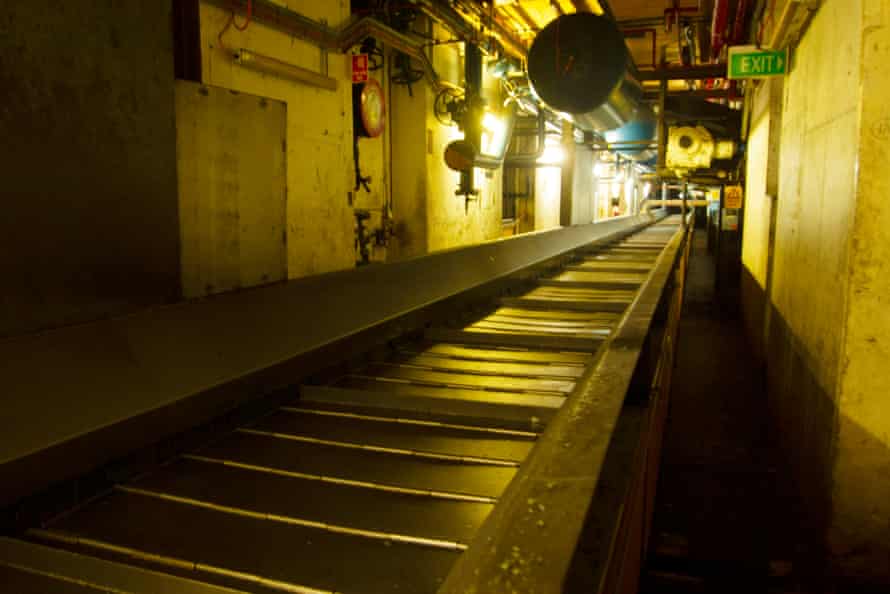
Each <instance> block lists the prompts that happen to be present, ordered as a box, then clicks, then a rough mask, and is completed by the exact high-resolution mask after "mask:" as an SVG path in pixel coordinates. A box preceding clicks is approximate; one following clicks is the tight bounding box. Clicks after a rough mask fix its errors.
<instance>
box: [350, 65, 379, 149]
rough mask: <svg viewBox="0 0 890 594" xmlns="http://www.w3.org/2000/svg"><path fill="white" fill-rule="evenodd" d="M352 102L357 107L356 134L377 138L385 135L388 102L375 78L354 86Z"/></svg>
mask: <svg viewBox="0 0 890 594" xmlns="http://www.w3.org/2000/svg"><path fill="white" fill-rule="evenodd" d="M352 101H353V104H354V107H355V112H356V115H357V116H358V117H357V118H356V122H355V126H356V133H357V134H358V135H360V136H367V137H369V138H376V137H378V136H380V135H381V134H382V133H383V128H384V124H385V120H384V118H385V117H386V101H385V100H384V98H383V89H382V88H380V84H379V83H378V82H377V81H376V80H374V79H373V78H371V79H368V81H367V82H363V83H360V84H357V85H353V86H352Z"/></svg>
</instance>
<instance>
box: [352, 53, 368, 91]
mask: <svg viewBox="0 0 890 594" xmlns="http://www.w3.org/2000/svg"><path fill="white" fill-rule="evenodd" d="M363 82H368V54H355V55H354V56H352V84H358V83H363Z"/></svg>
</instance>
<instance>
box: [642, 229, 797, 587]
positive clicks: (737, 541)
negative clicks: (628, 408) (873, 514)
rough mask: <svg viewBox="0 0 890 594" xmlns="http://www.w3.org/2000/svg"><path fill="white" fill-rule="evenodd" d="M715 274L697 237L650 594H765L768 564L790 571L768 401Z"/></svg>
mask: <svg viewBox="0 0 890 594" xmlns="http://www.w3.org/2000/svg"><path fill="white" fill-rule="evenodd" d="M714 268H715V267H714V258H713V256H712V255H711V254H709V253H708V251H707V247H706V234H705V232H704V230H699V231H697V232H696V234H695V239H694V247H693V253H692V258H691V263H690V268H689V276H688V281H687V282H688V285H687V293H686V305H685V311H684V316H683V318H682V320H681V323H680V348H679V353H678V363H677V369H676V371H675V376H674V378H675V379H674V384H673V394H672V403H671V410H670V415H669V419H668V425H667V430H666V435H665V444H664V450H663V458H662V467H661V477H660V480H659V487H658V493H657V496H656V511H655V517H654V520H653V530H652V540H651V544H650V554H649V559H648V563H647V567H646V570H645V575H644V580H643V581H644V585H643V588H642V591H643V592H651V593H655V592H658V593H660V594H663V593H666V592H746V593H751V592H766V591H772V590H771V589H770V588H771V586H772V585H774V584H775V582H776V578H775V577H774V578H770V577H769V574H770V561H780V562H779V563H773V572H774V573H775V572H778V573H784V572H786V571H787V567H786V566H785V564H783V563H781V561H782V559H783V558H784V557H786V555H785V552H784V550H783V549H784V548H785V547H784V545H783V544H782V543H783V542H784V540H785V539H784V538H783V537H782V532H783V530H782V522H781V518H782V516H783V513H784V512H783V506H782V505H781V503H780V502H781V499H780V498H779V497H778V495H777V493H776V489H775V484H776V480H775V478H776V477H775V472H774V471H773V469H772V468H771V461H772V447H771V445H770V442H769V431H768V426H767V418H768V416H767V399H766V393H765V390H764V387H763V381H762V378H761V374H760V372H759V371H758V367H757V366H756V364H755V361H754V358H753V354H752V353H751V351H750V349H749V346H748V344H747V342H746V339H745V333H744V331H743V328H742V323H741V321H740V320H739V319H738V317H737V315H736V314H735V312H736V311H737V308H735V307H732V306H731V305H726V304H724V305H721V306H718V305H716V303H717V302H718V301H717V300H716V299H715V294H714V292H715V291H714V286H715V283H714ZM779 591H782V590H779Z"/></svg>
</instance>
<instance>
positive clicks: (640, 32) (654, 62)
mask: <svg viewBox="0 0 890 594" xmlns="http://www.w3.org/2000/svg"><path fill="white" fill-rule="evenodd" d="M621 32H622V33H623V34H624V36H625V37H627V36H628V35H648V34H649V33H651V34H652V68H657V67H658V63H657V61H658V58H657V57H656V56H657V55H658V51H657V45H658V44H657V41H656V38H657V36H658V31H657V30H656V29H654V28H648V29H622V30H621Z"/></svg>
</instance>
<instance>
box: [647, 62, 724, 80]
mask: <svg viewBox="0 0 890 594" xmlns="http://www.w3.org/2000/svg"><path fill="white" fill-rule="evenodd" d="M703 78H726V64H703V65H701V66H685V67H682V68H678V67H665V68H656V69H655V70H652V69H644V70H640V71H639V79H640V80H641V81H642V80H694V79H703Z"/></svg>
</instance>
